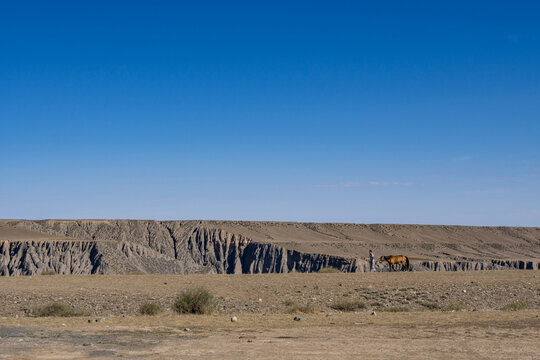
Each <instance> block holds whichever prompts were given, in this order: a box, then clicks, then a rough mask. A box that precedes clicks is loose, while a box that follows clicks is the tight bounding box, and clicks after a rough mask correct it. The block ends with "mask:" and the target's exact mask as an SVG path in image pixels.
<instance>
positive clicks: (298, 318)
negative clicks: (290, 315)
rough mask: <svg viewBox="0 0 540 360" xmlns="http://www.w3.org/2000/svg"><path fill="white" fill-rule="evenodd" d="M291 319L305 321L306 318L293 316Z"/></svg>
mask: <svg viewBox="0 0 540 360" xmlns="http://www.w3.org/2000/svg"><path fill="white" fill-rule="evenodd" d="M293 320H294V321H306V320H307V319H306V318H304V317H300V316H295V317H294V319H293Z"/></svg>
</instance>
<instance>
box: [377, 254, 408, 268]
mask: <svg viewBox="0 0 540 360" xmlns="http://www.w3.org/2000/svg"><path fill="white" fill-rule="evenodd" d="M379 261H380V262H384V261H386V262H387V263H388V265H389V266H390V271H392V270H393V271H396V269H395V268H394V266H395V265H397V264H401V271H406V270H410V267H409V265H410V264H409V258H408V257H406V256H404V255H390V256H381V258H380V259H379Z"/></svg>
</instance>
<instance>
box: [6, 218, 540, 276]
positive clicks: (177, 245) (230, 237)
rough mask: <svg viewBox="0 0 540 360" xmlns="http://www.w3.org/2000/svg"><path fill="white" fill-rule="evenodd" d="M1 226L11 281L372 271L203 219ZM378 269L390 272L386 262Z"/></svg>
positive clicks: (456, 267) (526, 265)
mask: <svg viewBox="0 0 540 360" xmlns="http://www.w3.org/2000/svg"><path fill="white" fill-rule="evenodd" d="M1 229H8V230H9V231H8V232H6V233H7V234H8V235H9V236H11V238H12V239H9V236H8V235H5V236H4V238H3V239H0V275H5V276H12V275H34V274H41V273H43V272H46V271H51V270H52V271H54V272H55V273H57V274H117V273H169V274H194V273H217V274H240V273H242V274H255V273H285V272H290V271H298V272H317V271H319V270H321V269H322V268H325V267H332V268H336V269H339V270H341V271H343V272H364V271H369V266H368V263H367V261H366V260H365V259H363V258H361V257H359V256H355V255H356V254H351V256H337V255H332V254H326V253H316V252H303V251H299V250H297V249H294V248H289V247H286V246H283V245H282V244H281V243H279V242H275V243H274V242H263V241H254V240H253V239H252V238H250V237H248V236H246V235H243V234H240V233H233V232H230V231H226V230H224V229H222V228H219V227H218V226H215V224H208V223H203V222H201V221H135V220H102V221H101V220H88V221H85V220H78V221H62V220H46V221H28V220H20V221H9V222H6V221H4V223H3V225H2V228H0V230H1ZM17 231H18V232H17ZM19 233H20V234H23V235H24V236H23V235H19V236H17V234H19ZM6 237H7V239H6ZM33 237H34V238H33ZM527 241H529V242H530V241H531V240H530V239H527ZM411 264H412V270H414V271H469V270H495V269H519V270H522V269H523V270H525V269H534V270H538V269H540V263H539V262H538V261H537V260H535V259H525V260H501V259H466V260H455V259H454V260H443V259H436V260H413V261H411ZM379 270H380V271H388V268H387V267H383V266H381V265H380V266H379Z"/></svg>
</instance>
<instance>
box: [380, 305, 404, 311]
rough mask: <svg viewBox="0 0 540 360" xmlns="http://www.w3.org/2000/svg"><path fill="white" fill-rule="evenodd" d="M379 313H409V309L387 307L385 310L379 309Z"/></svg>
mask: <svg viewBox="0 0 540 360" xmlns="http://www.w3.org/2000/svg"><path fill="white" fill-rule="evenodd" d="M381 311H386V312H407V311H411V309H410V308H408V307H404V306H392V307H387V308H381Z"/></svg>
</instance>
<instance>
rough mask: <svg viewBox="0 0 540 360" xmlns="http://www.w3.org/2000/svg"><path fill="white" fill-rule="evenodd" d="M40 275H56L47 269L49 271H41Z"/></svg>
mask: <svg viewBox="0 0 540 360" xmlns="http://www.w3.org/2000/svg"><path fill="white" fill-rule="evenodd" d="M41 275H57V273H56V271H54V270H53V269H49V270H45V271H42V272H41Z"/></svg>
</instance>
